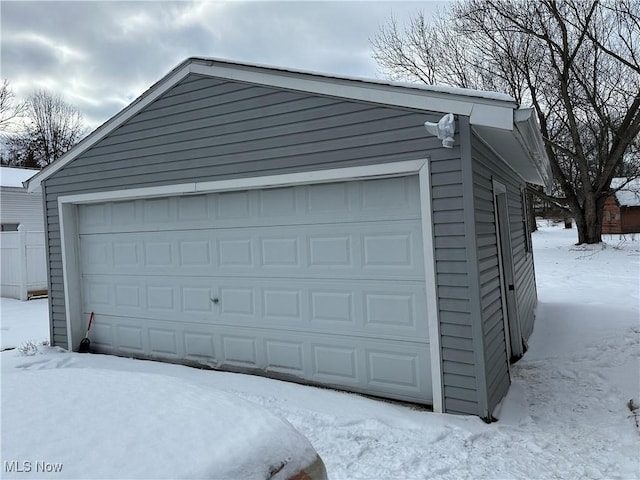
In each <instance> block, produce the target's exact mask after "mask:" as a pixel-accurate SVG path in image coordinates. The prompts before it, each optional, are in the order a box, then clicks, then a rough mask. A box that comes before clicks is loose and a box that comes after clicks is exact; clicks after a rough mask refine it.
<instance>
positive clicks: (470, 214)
mask: <svg viewBox="0 0 640 480" xmlns="http://www.w3.org/2000/svg"><path fill="white" fill-rule="evenodd" d="M471 142H472V133H471V125H470V123H469V121H468V119H466V118H461V119H460V144H461V156H462V182H463V190H464V192H466V193H467V195H465V196H464V204H465V208H464V219H465V222H464V223H465V239H466V248H467V255H468V257H467V264H468V266H469V270H468V271H467V274H468V278H469V300H470V304H471V312H470V313H471V330H472V331H473V351H474V355H475V367H476V388H477V398H476V401H477V408H478V411H477V412H476V414H477V415H479V416H480V417H481V418H483V419H485V420H487V419H489V417H490V413H491V412H489V405H488V398H489V392H488V391H487V378H486V371H485V368H484V366H485V362H486V359H485V351H484V334H485V332H484V326H483V323H482V321H481V319H482V312H481V307H480V278H479V268H478V251H477V249H476V238H477V232H476V222H475V202H474V196H473V195H472V192H473V191H474V187H473V163H472V155H471Z"/></svg>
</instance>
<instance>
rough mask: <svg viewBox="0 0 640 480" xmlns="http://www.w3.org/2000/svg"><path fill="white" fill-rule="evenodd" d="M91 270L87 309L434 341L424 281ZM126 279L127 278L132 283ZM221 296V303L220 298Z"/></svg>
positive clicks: (171, 319)
mask: <svg viewBox="0 0 640 480" xmlns="http://www.w3.org/2000/svg"><path fill="white" fill-rule="evenodd" d="M210 280H211V279H209V278H202V277H153V276H137V277H133V276H128V277H126V280H123V279H122V278H120V277H118V276H116V275H108V276H106V275H85V277H84V293H85V294H84V298H85V302H84V309H85V311H88V312H91V311H93V312H96V313H100V314H106V315H110V314H111V315H121V316H127V315H133V316H136V317H140V318H146V319H155V320H159V321H166V322H169V323H171V322H176V321H188V322H196V323H203V324H211V325H236V326H253V325H262V326H268V327H269V328H275V329H279V330H284V331H287V330H297V331H301V332H302V331H304V332H308V333H312V332H323V331H327V330H328V331H331V332H334V333H347V334H351V335H361V336H368V337H380V336H382V337H385V338H392V339H402V338H404V339H407V340H425V341H426V340H428V328H427V319H426V314H425V313H424V312H425V311H426V293H425V289H424V285H423V284H421V283H419V282H409V281H402V282H401V281H394V282H379V281H371V280H369V281H366V280H358V281H354V280H350V281H345V280H342V281H340V280H336V281H332V282H330V283H328V282H326V281H324V280H313V279H299V280H297V281H296V283H295V286H294V285H292V283H291V282H290V281H287V280H282V279H278V280H276V279H268V281H267V282H265V279H263V278H257V279H256V278H245V279H226V278H219V279H216V280H217V281H216V282H213V283H211V282H210ZM124 282H126V283H124ZM216 300H217V303H216Z"/></svg>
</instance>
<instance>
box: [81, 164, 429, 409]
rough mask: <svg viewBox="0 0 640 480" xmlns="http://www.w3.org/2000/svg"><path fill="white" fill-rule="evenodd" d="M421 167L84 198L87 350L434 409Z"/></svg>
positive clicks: (83, 284)
mask: <svg viewBox="0 0 640 480" xmlns="http://www.w3.org/2000/svg"><path fill="white" fill-rule="evenodd" d="M419 197H420V195H419V187H418V180H417V177H416V176H411V177H398V178H387V179H380V180H375V181H374V180H367V181H352V182H337V183H330V184H321V185H308V186H295V187H285V188H274V189H264V190H252V191H243V192H224V193H211V194H201V195H200V194H198V195H188V196H182V197H168V198H158V199H144V200H130V201H123V202H107V203H103V204H96V205H81V206H79V250H80V251H79V257H80V265H81V283H82V299H83V309H84V311H85V312H86V314H87V315H88V312H95V314H96V317H95V321H94V326H93V328H92V345H94V346H95V348H96V349H97V350H98V351H104V352H106V353H118V354H126V355H132V356H137V357H145V358H147V357H151V358H159V359H169V360H172V361H177V362H180V361H193V362H197V363H201V364H207V365H211V366H215V367H220V368H227V369H239V370H241V371H257V372H267V373H269V374H271V375H277V376H286V377H291V376H293V377H296V378H299V379H302V380H305V381H308V382H312V383H320V384H325V385H332V386H337V387H341V388H345V389H348V390H352V391H356V392H362V393H370V394H375V395H381V396H387V397H390V398H397V399H403V400H412V401H416V402H420V403H427V404H428V403H430V402H431V399H432V393H431V370H430V364H429V361H430V353H429V352H430V347H429V337H428V325H427V314H426V311H427V305H426V302H427V300H426V289H425V273H424V259H423V247H422V224H421V221H420V198H419Z"/></svg>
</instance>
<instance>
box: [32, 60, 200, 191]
mask: <svg viewBox="0 0 640 480" xmlns="http://www.w3.org/2000/svg"><path fill="white" fill-rule="evenodd" d="M188 74H189V65H188V64H187V65H183V64H181V65H179V66H178V67H176V68H175V69H174V70H172V71H171V72H170V73H169V74H168V75H166V76H164V77H163V78H162V79H161V80H160V81H159V82H157V83H156V84H154V85H153V86H152V87H150V88H149V89H148V90H147V91H146V92H145V93H143V94H142V95H141V96H139V97H138V98H137V99H135V100H134V101H133V103H131V104H130V105H129V106H128V107H126V108H125V109H124V110H121V111H120V112H119V113H117V114H116V115H115V116H113V117H111V118H110V119H109V120H107V121H106V122H105V123H103V124H102V125H100V126H99V127H98V128H97V129H96V130H94V131H93V132H92V133H91V134H89V135H87V136H86V137H85V138H84V139H82V140H81V141H80V142H79V143H78V144H76V145H75V146H74V147H73V148H72V149H71V150H69V151H68V152H67V153H66V154H65V155H63V156H62V157H60V158H59V159H58V160H56V161H55V162H53V163H52V164H50V165H49V166H48V167H46V168H44V169H43V170H41V171H40V173H38V174H37V175H34V176H33V177H31V178H30V179H28V180H27V181H26V182H24V186H25V188H27V189H28V190H29V191H30V192H32V191H34V190H35V189H36V188H38V187H39V186H40V183H41V182H42V181H43V180H44V179H46V178H48V177H49V176H51V175H53V174H54V173H56V172H57V171H58V170H60V169H61V168H62V167H64V166H65V165H67V164H68V163H69V162H71V161H72V160H73V159H74V158H76V157H78V156H79V155H80V154H82V153H83V152H85V151H87V150H88V149H89V148H91V147H92V146H93V145H95V144H96V143H97V142H99V141H100V140H102V139H103V138H104V137H106V136H107V135H108V134H109V133H111V132H112V131H113V130H115V129H116V128H118V127H119V126H120V125H122V124H123V123H124V122H126V121H127V120H129V119H130V118H131V117H133V116H134V115H135V114H136V113H138V112H139V111H140V110H142V109H143V108H144V107H146V106H147V105H149V104H150V103H151V102H153V101H154V100H155V99H156V98H158V97H159V96H160V95H162V94H163V93H165V92H166V91H167V90H169V89H170V88H171V87H173V86H174V85H175V84H177V83H178V82H179V81H180V80H182V79H183V78H184V77H186V76H187V75H188Z"/></svg>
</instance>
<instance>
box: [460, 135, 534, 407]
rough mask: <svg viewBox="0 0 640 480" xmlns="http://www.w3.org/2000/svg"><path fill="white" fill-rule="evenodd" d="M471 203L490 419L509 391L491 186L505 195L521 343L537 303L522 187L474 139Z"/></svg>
mask: <svg viewBox="0 0 640 480" xmlns="http://www.w3.org/2000/svg"><path fill="white" fill-rule="evenodd" d="M472 145H473V148H472V158H473V197H474V206H475V223H476V249H477V257H478V274H479V283H480V306H481V312H482V313H481V317H482V319H481V321H482V327H483V336H484V350H485V369H486V370H485V371H486V382H487V392H488V408H489V413H491V412H493V410H494V408H495V407H496V406H497V404H498V403H499V402H500V400H501V399H502V398H503V397H504V395H505V394H506V392H507V390H508V388H509V370H508V364H507V361H508V360H507V353H506V344H505V334H504V317H503V310H502V297H501V295H502V294H501V290H500V271H499V263H498V247H497V237H496V225H495V218H494V201H493V185H492V180H493V179H495V180H497V181H499V182H500V183H502V184H504V185H505V187H506V189H507V203H508V213H509V230H510V238H511V250H512V255H513V263H514V276H515V289H516V302H517V310H518V316H519V318H520V322H521V325H522V329H523V335H524V337H525V339H526V338H528V336H529V335H530V334H531V331H532V329H533V316H534V308H535V303H536V290H535V278H534V272H533V255H532V253H531V252H527V251H526V242H525V235H529V233H528V232H526V231H525V228H524V221H523V219H524V215H525V212H524V211H523V205H522V195H521V188H522V187H523V186H524V183H523V181H522V180H521V179H520V178H519V177H518V176H517V175H516V174H515V173H514V172H513V171H512V170H510V169H509V168H508V167H506V166H505V165H504V163H503V162H502V161H501V160H500V159H499V158H497V157H496V155H495V154H494V153H493V152H491V151H490V150H489V149H488V148H487V147H486V146H485V145H484V144H483V143H482V142H480V141H479V140H478V139H477V138H474V139H473V143H472Z"/></svg>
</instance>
